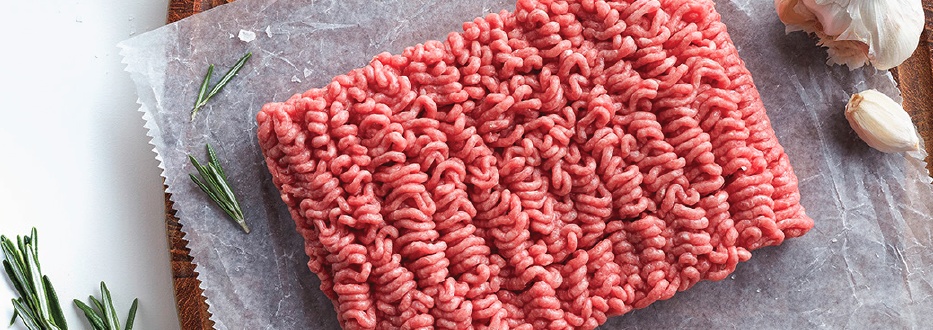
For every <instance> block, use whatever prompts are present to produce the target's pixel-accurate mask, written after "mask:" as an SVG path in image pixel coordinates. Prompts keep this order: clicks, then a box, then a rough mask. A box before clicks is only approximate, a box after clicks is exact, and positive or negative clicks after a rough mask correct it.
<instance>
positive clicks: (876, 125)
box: [845, 89, 920, 152]
mask: <svg viewBox="0 0 933 330" xmlns="http://www.w3.org/2000/svg"><path fill="white" fill-rule="evenodd" d="M845 115H846V119H847V120H848V121H849V125H850V126H852V129H853V130H855V133H856V134H858V136H859V137H860V138H862V140H863V141H865V143H867V144H868V145H869V146H871V147H872V148H875V149H878V150H879V151H882V152H904V151H912V150H917V149H918V148H919V145H920V137H919V136H918V135H917V129H916V127H914V123H913V122H912V121H911V120H910V115H908V114H907V112H906V111H904V108H902V107H901V105H900V104H897V102H894V100H892V99H891V98H890V97H888V96H887V95H884V94H882V93H881V92H878V91H876V90H874V89H869V90H866V91H863V92H861V93H858V94H855V95H852V97H851V98H850V99H849V103H848V104H846V112H845Z"/></svg>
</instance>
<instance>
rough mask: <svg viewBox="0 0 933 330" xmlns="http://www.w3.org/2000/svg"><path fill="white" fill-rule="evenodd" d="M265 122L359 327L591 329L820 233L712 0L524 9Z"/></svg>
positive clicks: (272, 110) (357, 75) (418, 49)
mask: <svg viewBox="0 0 933 330" xmlns="http://www.w3.org/2000/svg"><path fill="white" fill-rule="evenodd" d="M463 30H464V32H462V33H451V34H449V35H448V36H447V39H446V40H445V41H443V42H440V41H429V42H426V43H425V44H423V45H417V46H414V47H410V48H407V49H405V51H404V52H403V53H402V54H401V55H394V56H393V55H390V54H380V55H378V56H376V57H375V58H374V59H373V60H372V62H371V63H370V64H369V65H367V66H366V67H363V68H360V69H356V70H353V71H351V72H349V73H348V74H346V75H341V76H338V77H336V78H334V79H333V81H332V82H331V83H330V84H329V85H327V86H326V87H323V88H317V89H312V90H309V91H307V92H304V93H303V94H299V95H295V96H294V97H292V98H291V99H289V100H288V101H287V102H285V103H270V104H267V105H265V106H264V107H263V108H262V111H261V112H260V113H259V114H258V115H257V119H258V122H259V132H258V134H259V142H260V144H261V147H262V150H263V152H264V154H265V157H266V162H267V165H268V168H269V171H270V172H271V173H272V177H273V181H274V182H275V185H276V186H277V187H278V188H279V190H280V191H281V193H282V195H281V196H282V200H283V201H285V203H286V204H287V205H288V207H289V210H290V211H291V215H292V218H293V219H294V220H295V223H296V225H297V229H298V232H299V233H300V234H301V235H302V236H303V237H304V238H305V251H306V252H307V254H308V255H309V256H310V258H311V261H310V262H309V264H308V265H309V267H310V268H311V270H312V271H314V272H315V273H317V274H318V276H319V277H320V279H321V290H322V291H323V292H324V293H325V294H326V295H327V296H329V297H330V298H331V299H332V300H333V302H334V306H335V309H336V311H337V315H338V317H339V319H340V322H341V324H342V325H343V327H344V328H347V329H357V328H368V329H372V328H378V329H389V328H409V329H414V328H431V327H436V328H443V329H448V328H450V329H465V328H470V327H475V328H477V329H485V328H489V329H508V328H517V329H532V328H534V329H564V328H586V329H592V328H594V327H596V326H598V325H599V324H602V323H603V322H605V321H606V318H607V317H609V316H613V315H619V314H623V313H626V312H628V311H630V310H632V309H633V308H642V307H645V306H648V305H649V304H651V303H652V302H654V301H657V300H662V299H667V298H670V297H671V296H673V295H674V293H676V292H677V291H683V290H686V289H688V288H690V287H691V286H693V285H694V284H696V283H697V282H698V281H701V280H714V281H715V280H720V279H722V278H724V277H725V276H726V275H728V274H729V273H731V272H732V271H733V270H734V269H735V266H736V263H738V262H739V261H744V260H748V259H749V258H750V257H751V253H750V251H751V250H754V249H757V248H760V247H763V246H768V245H777V244H780V243H781V242H782V241H783V240H784V239H785V238H787V237H796V236H800V235H803V234H804V233H806V232H807V231H808V230H809V229H810V228H811V227H812V226H813V221H812V220H811V219H810V218H808V217H807V216H806V215H805V214H804V210H803V208H802V207H801V206H800V204H799V193H798V189H797V179H796V177H795V176H794V173H793V171H792V169H791V166H790V164H789V162H788V159H787V155H785V153H784V151H783V149H782V147H781V146H780V145H779V144H778V141H777V139H776V137H775V135H774V132H773V131H772V129H771V124H770V122H769V121H768V117H767V116H766V115H765V109H764V108H763V106H762V103H761V100H760V98H759V95H758V92H757V91H756V89H755V86H754V85H753V83H752V77H751V75H750V74H749V72H748V71H747V70H746V69H745V67H744V64H743V63H742V61H741V59H739V57H738V54H737V52H736V49H735V47H734V46H733V45H732V42H731V40H730V38H729V35H728V34H727V33H726V27H725V25H723V23H722V22H721V21H720V17H719V14H717V13H716V11H715V10H714V9H713V3H712V2H711V1H707V0H696V1H688V0H662V1H660V2H659V1H656V0H637V1H634V2H627V1H621V2H616V1H610V2H604V1H592V0H570V1H551V0H519V1H518V4H517V5H516V11H515V12H514V13H511V12H506V11H503V12H501V13H499V14H490V15H488V16H486V17H485V18H477V19H475V20H474V21H473V22H468V23H464V25H463Z"/></svg>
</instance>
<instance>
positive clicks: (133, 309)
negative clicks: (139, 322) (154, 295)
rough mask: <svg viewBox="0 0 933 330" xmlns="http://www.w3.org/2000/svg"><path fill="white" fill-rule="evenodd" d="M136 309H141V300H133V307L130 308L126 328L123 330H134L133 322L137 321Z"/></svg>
mask: <svg viewBox="0 0 933 330" xmlns="http://www.w3.org/2000/svg"><path fill="white" fill-rule="evenodd" d="M136 307H139V298H136V299H133V306H130V312H129V314H128V315H126V328H123V330H133V322H135V321H136Z"/></svg>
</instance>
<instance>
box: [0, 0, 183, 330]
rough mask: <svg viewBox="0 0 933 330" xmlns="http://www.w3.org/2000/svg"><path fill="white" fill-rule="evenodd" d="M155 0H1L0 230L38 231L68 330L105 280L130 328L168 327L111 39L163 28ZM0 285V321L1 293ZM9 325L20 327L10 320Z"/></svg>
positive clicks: (155, 182) (138, 153) (140, 132)
mask: <svg viewBox="0 0 933 330" xmlns="http://www.w3.org/2000/svg"><path fill="white" fill-rule="evenodd" d="M167 2H168V1H167V0H127V1H112V0H67V1H62V0H39V1H6V2H4V4H3V6H2V8H3V12H4V15H3V19H2V20H0V31H3V32H4V33H3V35H4V36H3V42H2V45H3V46H2V51H0V113H2V117H0V155H2V161H0V234H4V235H6V236H8V237H10V236H16V235H24V234H28V233H29V230H30V228H32V227H33V226H35V227H36V228H38V231H39V240H40V243H39V244H40V245H39V259H40V261H41V264H42V270H43V272H44V273H45V274H46V275H48V276H49V277H50V278H51V280H52V283H53V284H54V285H55V288H56V289H57V291H58V295H59V297H60V298H61V300H62V308H63V309H64V311H65V316H66V317H67V319H68V325H69V328H70V329H87V328H89V325H88V324H87V321H86V320H85V319H84V316H83V315H81V314H79V313H80V311H79V310H78V309H77V308H76V307H75V306H74V304H73V303H72V299H74V298H79V299H81V300H82V301H87V297H88V295H91V294H93V295H94V296H96V297H100V292H99V291H98V290H99V289H98V287H99V284H100V281H105V282H107V286H108V287H109V288H110V290H111V292H112V293H113V296H114V303H115V305H116V308H117V309H118V311H119V313H120V317H121V319H123V318H125V317H126V312H127V311H128V310H129V307H130V304H131V302H132V300H133V298H134V297H138V298H139V301H140V302H139V311H138V313H137V318H136V324H135V325H136V326H135V328H136V329H160V330H161V329H178V328H179V324H178V316H177V314H176V311H175V302H174V296H173V294H172V279H171V272H170V265H169V258H168V257H169V255H168V252H167V249H166V246H167V243H166V238H165V223H164V219H163V197H162V181H161V178H160V177H159V173H160V170H159V169H158V167H157V165H158V163H157V162H156V160H155V159H154V156H155V154H154V153H153V151H152V147H151V146H150V145H149V143H148V138H147V137H146V134H145V130H144V129H143V120H142V119H141V113H140V112H138V111H137V109H138V105H137V104H136V90H135V88H134V87H133V83H132V81H131V80H130V77H129V75H128V74H127V73H125V72H124V71H123V68H124V66H123V64H121V63H120V60H121V57H120V55H119V49H118V48H117V46H116V44H117V42H119V41H121V40H124V39H126V38H129V37H131V36H133V35H136V34H140V33H143V32H146V31H149V30H152V29H154V28H157V27H159V26H162V25H164V24H165V17H166V11H167V8H168V5H167ZM2 277H3V280H2V281H0V308H2V313H0V328H6V325H7V323H6V322H8V320H9V319H10V316H11V315H12V313H13V308H12V304H11V303H10V299H11V298H13V297H14V291H13V288H12V286H11V284H10V282H9V281H8V280H6V276H5V275H3V276H2ZM11 329H25V327H23V326H22V323H20V321H17V325H16V326H14V327H12V328H11Z"/></svg>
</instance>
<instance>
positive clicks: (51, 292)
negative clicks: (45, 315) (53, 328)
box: [42, 276, 67, 328]
mask: <svg viewBox="0 0 933 330" xmlns="http://www.w3.org/2000/svg"><path fill="white" fill-rule="evenodd" d="M42 282H43V283H45V288H46V290H45V294H46V297H47V298H48V299H49V308H50V309H51V310H50V312H51V314H52V321H54V323H55V324H56V325H63V326H65V327H66V328H67V325H65V324H66V323H65V314H64V313H63V312H62V305H61V303H59V301H58V293H56V292H55V287H53V286H52V281H50V280H49V277H48V276H42Z"/></svg>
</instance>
